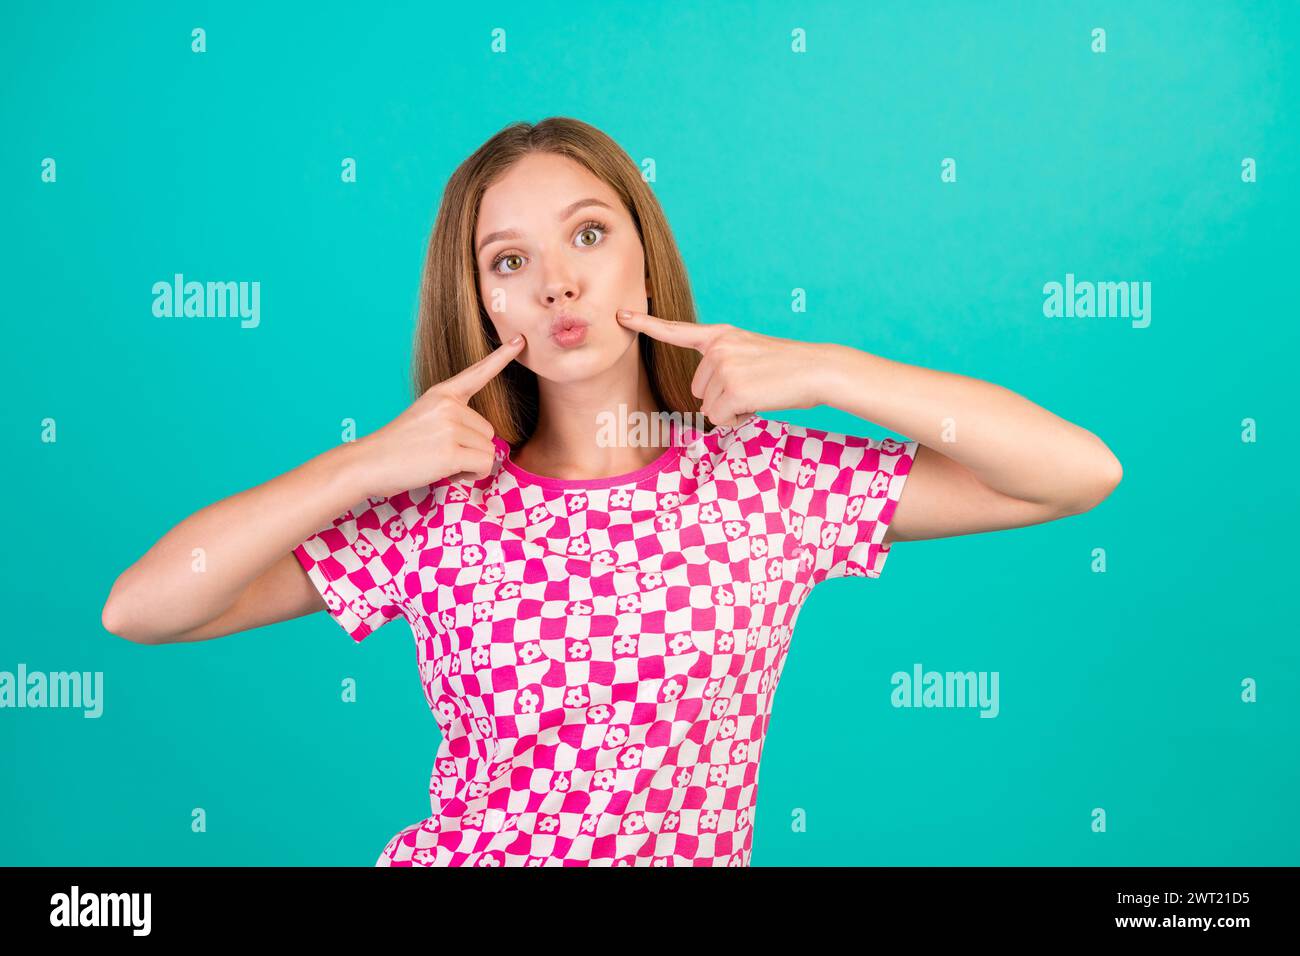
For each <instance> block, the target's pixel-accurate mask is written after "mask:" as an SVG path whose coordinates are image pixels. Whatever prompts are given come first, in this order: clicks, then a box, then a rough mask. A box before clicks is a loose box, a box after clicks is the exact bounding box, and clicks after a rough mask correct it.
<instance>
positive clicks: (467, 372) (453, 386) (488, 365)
mask: <svg viewBox="0 0 1300 956" xmlns="http://www.w3.org/2000/svg"><path fill="white" fill-rule="evenodd" d="M524 344H525V342H524V336H523V333H520V334H519V335H516V336H515V337H514V338H513V339H511V340H510V341H509V342H503V343H502V344H501V345H500V346H498V347H497V348H495V349H493V350H492V351H491V352H489V353H488V354H487V355H485V356H484V357H483V358H481V359H479V360H478V361H477V362H475V363H474V364H473V365H470V366H468V367H466V368H463V369H461V370H460V371H459V372H457V373H456V374H455V375H453V376H452V377H451V378H449V379H447V380H446V381H445V382H443V383H442V384H443V387H444V388H447V389H448V390H450V391H451V393H452V394H453V395H455V396H456V397H457V398H459V399H460V400H461V401H462V402H468V401H469V399H470V396H472V395H473V394H474V393H475V392H477V391H478V390H479V389H481V388H482V387H483V386H484V385H486V384H487V383H488V382H490V381H492V379H493V378H495V377H496V376H497V374H498V373H500V371H501V370H502V369H503V368H505V367H506V366H507V365H509V364H510V363H511V362H513V361H514V359H515V356H516V355H518V354H519V353H520V352H522V351H523V349H524Z"/></svg>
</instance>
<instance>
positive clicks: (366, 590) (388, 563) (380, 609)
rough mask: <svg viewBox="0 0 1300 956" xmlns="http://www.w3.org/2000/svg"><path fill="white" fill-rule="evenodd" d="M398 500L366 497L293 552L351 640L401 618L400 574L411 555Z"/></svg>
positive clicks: (401, 583)
mask: <svg viewBox="0 0 1300 956" xmlns="http://www.w3.org/2000/svg"><path fill="white" fill-rule="evenodd" d="M404 495H405V493H403V495H402V496H398V497H396V498H367V499H366V500H365V501H363V502H361V503H360V504H357V505H354V506H353V507H352V508H350V509H348V510H347V511H345V512H344V513H343V514H342V515H340V516H339V517H337V518H335V519H334V521H333V522H332V524H331V525H330V527H328V528H324V529H322V530H320V531H317V532H316V533H315V534H313V535H311V536H310V537H308V538H307V539H306V540H305V541H303V542H302V543H301V544H299V545H298V546H297V547H296V548H294V549H293V553H294V555H295V556H296V557H297V559H298V562H299V563H300V564H301V565H302V567H303V570H305V571H306V572H307V576H308V577H309V578H310V579H311V582H312V584H314V585H315V586H316V590H317V591H319V592H320V595H321V597H322V598H324V600H325V607H326V609H327V610H328V611H329V614H330V616H331V617H332V618H334V620H335V621H337V622H338V624H339V626H340V627H342V628H343V630H344V631H346V632H347V633H348V635H349V636H351V638H352V639H353V640H354V641H358V642H360V641H362V640H364V639H365V638H366V637H368V636H369V635H370V634H371V633H372V632H373V631H377V630H378V629H379V628H380V627H382V626H383V625H385V624H387V623H388V622H389V621H391V620H392V619H393V618H395V617H398V616H399V615H402V613H403V612H402V606H403V601H404V600H405V595H404V593H403V591H402V587H403V581H402V577H403V575H402V572H403V569H404V568H405V567H406V564H407V559H408V558H409V557H410V555H411V554H412V551H413V549H414V547H415V542H414V541H413V540H412V536H411V533H410V530H409V529H408V527H407V523H406V520H405V519H404V518H403V516H402V513H401V511H399V509H398V507H397V504H400V500H399V499H401V498H403V497H404Z"/></svg>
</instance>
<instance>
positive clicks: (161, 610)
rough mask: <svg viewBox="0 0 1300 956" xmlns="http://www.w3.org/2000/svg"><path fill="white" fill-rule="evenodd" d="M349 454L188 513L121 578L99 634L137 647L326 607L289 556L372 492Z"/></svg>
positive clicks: (343, 448)
mask: <svg viewBox="0 0 1300 956" xmlns="http://www.w3.org/2000/svg"><path fill="white" fill-rule="evenodd" d="M363 441H364V439H363ZM356 452H357V449H356V445H355V444H347V445H339V446H338V447H335V448H331V449H330V450H329V451H327V452H325V453H323V454H321V455H318V456H317V457H315V458H312V459H311V460H309V461H307V462H306V463H304V464H302V465H299V466H298V467H297V468H294V469H293V470H292V471H288V472H285V473H284V474H282V475H279V476H277V477H275V478H272V479H271V480H270V481H267V482H264V483H263V484H260V485H257V486H255V487H253V488H250V489H248V490H246V491H241V492H239V493H238V494H235V495H232V496H230V497H229V498H224V499H222V500H221V501H218V502H216V503H215V504H211V505H209V506H207V507H206V508H204V509H202V510H201V511H197V512H195V513H194V514H192V515H190V516H189V517H188V518H186V519H185V520H184V521H182V522H181V523H180V524H178V525H176V527H174V528H172V529H171V530H170V531H168V532H167V534H165V535H164V536H163V537H162V538H160V539H159V540H158V542H157V543H156V544H154V546H153V547H152V548H150V549H149V550H148V551H147V552H146V553H145V555H144V556H143V557H142V558H140V560H138V561H136V562H135V564H133V565H131V566H130V567H129V568H127V569H126V570H125V571H124V572H122V574H121V575H119V577H118V579H117V580H116V581H115V582H114V584H113V588H112V590H111V591H110V592H109V596H108V601H107V603H106V604H105V605H104V611H103V623H104V627H105V629H106V630H108V631H109V632H111V633H113V634H116V635H118V636H119V637H123V638H125V639H127V640H129V641H135V642H137V643H142V644H164V643H172V642H176V641H198V640H207V639H208V638H213V637H221V636H223V635H226V634H231V633H234V632H235V631H242V630H248V629H250V628H254V627H262V626H264V625H267V624H273V623H275V622H277V621H283V620H288V619H289V618H294V617H300V616H302V615H303V614H307V613H309V612H311V611H315V610H320V609H323V608H324V606H325V602H324V601H323V600H322V599H321V597H320V595H319V593H317V591H316V588H315V587H314V586H313V585H312V583H311V581H310V580H309V579H308V578H307V573H306V572H305V571H304V570H303V569H302V567H301V565H299V564H298V559H297V558H295V557H294V556H293V554H292V553H291V552H292V551H293V549H294V548H295V547H296V546H297V545H298V544H300V543H301V542H302V541H303V540H304V539H305V538H306V537H307V536H308V535H310V534H311V533H312V532H314V531H319V530H320V529H321V528H324V527H326V526H327V525H329V523H330V521H332V520H333V519H334V518H336V517H337V516H338V515H340V514H342V513H343V512H344V511H345V510H347V509H348V508H349V507H351V506H352V505H355V504H357V503H358V502H359V501H361V500H362V499H363V498H365V497H366V495H367V494H368V493H369V492H368V491H367V490H366V488H365V487H364V485H363V478H362V475H361V471H360V469H359V468H358V467H357V463H358V457H357V454H356ZM197 548H201V549H202V564H200V565H196V557H195V554H194V551H195V549H197ZM196 566H198V567H203V568H204V570H202V571H198V570H195V568H196Z"/></svg>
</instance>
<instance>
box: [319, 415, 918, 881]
mask: <svg viewBox="0 0 1300 956" xmlns="http://www.w3.org/2000/svg"><path fill="white" fill-rule="evenodd" d="M494 441H495V443H496V447H497V458H496V462H495V463H494V465H493V468H492V473H491V474H490V475H489V476H488V477H486V478H484V479H482V480H479V481H475V482H459V483H456V484H452V483H451V482H450V481H449V480H447V479H444V480H442V481H438V482H434V483H433V484H431V485H426V486H424V487H422V488H418V489H412V490H410V491H406V492H402V493H401V494H397V495H394V496H392V497H389V498H368V499H366V501H364V502H362V503H361V504H359V505H357V506H355V507H353V508H352V509H351V510H350V511H348V512H347V513H345V514H344V515H342V516H341V517H339V518H337V519H336V520H335V521H334V522H333V524H332V526H331V527H329V528H326V529H324V530H322V531H320V532H318V533H317V534H314V535H312V536H311V537H310V538H308V539H307V540H306V541H304V542H303V543H302V544H301V545H299V546H298V547H297V548H296V549H295V550H294V554H296V555H297V557H298V560H299V561H300V562H301V563H302V565H303V567H304V568H305V569H306V570H307V573H308V575H309V576H310V577H311V580H312V582H313V583H314V584H315V585H316V587H317V588H318V589H319V590H320V592H321V594H322V595H323V597H324V599H325V603H326V606H327V607H328V609H329V613H330V615H331V616H332V617H333V618H334V619H335V620H336V621H337V622H338V623H339V624H340V625H341V626H342V627H343V629H344V630H345V631H346V632H347V633H348V634H350V635H351V636H352V639H353V640H354V641H361V640H363V639H364V638H365V637H366V636H368V635H369V634H370V633H371V632H372V631H374V630H376V629H377V628H379V627H380V626H382V625H383V624H385V623H387V622H388V621H390V620H392V619H393V618H395V617H398V616H399V615H400V616H402V617H405V618H406V620H407V621H408V622H409V623H410V626H411V632H412V634H413V636H414V638H415V643H416V649H417V657H418V661H419V667H420V677H421V681H422V683H423V684H424V691H425V696H426V697H427V699H428V702H429V706H430V707H431V708H432V709H433V716H434V719H435V720H436V721H437V723H438V726H439V728H440V729H441V731H442V743H441V745H440V746H439V748H438V754H437V757H436V758H435V762H434V767H433V774H432V777H431V778H430V781H429V794H430V797H431V798H432V809H433V813H432V814H431V815H430V816H429V817H427V818H426V819H424V820H422V821H420V822H419V823H415V824H412V825H411V826H408V827H406V828H405V829H403V830H402V831H401V832H400V833H398V834H397V835H396V836H394V837H393V838H392V840H390V841H389V843H388V845H387V846H386V847H384V850H383V852H382V854H381V855H380V857H379V860H378V861H377V863H376V865H378V866H588V865H606V866H609V865H619V866H627V865H643V866H747V865H749V861H750V852H751V846H752V843H753V827H754V807H755V800H756V798H757V792H758V768H759V758H760V756H761V755H762V750H763V740H764V737H765V735H766V732H767V726H768V722H769V720H770V719H771V713H772V699H773V695H774V694H775V693H776V685H777V681H778V680H779V678H780V676H781V670H782V668H783V666H784V663H785V658H786V652H787V650H788V648H789V646H790V637H791V633H792V631H793V628H794V624H795V619H796V618H797V617H798V614H799V609H800V607H801V606H802V605H803V602H804V599H805V598H806V597H807V596H808V592H809V590H810V589H811V588H812V586H813V585H814V584H816V583H817V582H819V581H822V580H824V579H826V578H828V577H843V576H848V575H860V576H865V577H869V578H875V577H879V576H880V572H881V569H882V568H883V567H884V564H885V558H886V557H887V556H888V554H889V548H888V547H885V546H884V545H883V544H882V543H881V542H882V540H883V538H884V536H885V529H886V527H887V526H888V524H889V522H890V520H891V519H892V516H893V513H894V508H895V505H896V504H897V502H898V500H899V498H900V496H901V494H902V491H903V485H904V483H905V481H906V478H907V475H908V473H909V470H910V468H911V464H912V461H913V460H914V457H915V455H916V449H917V443H916V442H898V441H894V440H891V439H883V440H877V439H870V438H857V437H853V436H848V435H842V434H837V433H833V432H826V431H821V430H819V429H815V428H806V427H801V426H798V425H792V424H789V423H786V422H781V421H775V420H772V419H766V418H762V417H758V416H755V417H751V418H750V419H749V420H747V421H745V422H743V423H742V424H741V425H739V426H737V427H735V428H724V427H718V428H714V429H712V430H711V431H709V432H699V431H695V430H691V429H685V430H678V429H677V428H675V427H674V428H673V429H672V430H671V437H670V440H669V442H668V444H667V448H666V450H665V452H664V453H663V454H662V455H661V456H659V458H658V459H657V460H656V461H654V462H653V463H651V464H650V465H648V466H646V467H645V468H642V469H640V470H638V471H635V472H631V473H629V474H626V475H618V476H615V477H611V478H598V479H590V480H559V479H552V478H545V477H541V476H538V475H534V474H531V473H529V472H527V471H524V470H523V469H521V468H520V467H519V466H517V465H516V464H515V463H514V462H512V461H511V460H510V457H509V453H510V448H509V445H507V444H506V442H505V441H503V440H502V439H501V438H499V437H497V438H494Z"/></svg>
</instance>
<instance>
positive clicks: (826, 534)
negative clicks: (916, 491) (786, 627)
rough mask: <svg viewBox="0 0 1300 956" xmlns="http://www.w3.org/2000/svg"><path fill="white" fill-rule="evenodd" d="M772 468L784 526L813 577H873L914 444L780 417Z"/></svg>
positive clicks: (913, 456)
mask: <svg viewBox="0 0 1300 956" xmlns="http://www.w3.org/2000/svg"><path fill="white" fill-rule="evenodd" d="M781 428H782V434H781V435H780V436H779V438H778V443H777V448H776V451H775V454H774V456H773V458H774V466H775V467H776V469H777V471H778V481H777V492H778V500H779V501H780V503H781V507H782V510H783V512H784V513H785V519H786V524H787V528H788V529H789V531H790V533H791V534H792V535H794V536H795V540H796V541H797V542H799V543H800V545H802V546H804V547H805V548H806V550H808V551H809V552H810V553H811V554H812V558H813V574H812V583H813V584H814V585H815V584H817V583H818V582H820V581H822V580H825V579H826V578H838V577H849V576H859V577H868V578H878V577H880V573H881V571H882V570H884V567H885V559H886V558H888V556H889V551H890V548H889V546H888V545H885V544H884V543H883V542H884V538H885V532H886V531H888V530H889V524H890V522H891V521H893V518H894V510H895V509H896V508H897V506H898V502H899V500H900V499H901V498H902V495H903V488H904V487H905V486H906V484H907V477H908V475H909V474H910V473H911V470H912V463H913V462H914V461H915V460H916V452H917V449H918V448H919V447H920V443H919V442H915V441H898V440H895V439H892V438H880V439H877V438H867V437H858V436H854V435H845V434H841V433H839V432H829V431H823V430H821V429H817V428H806V427H802V426H798V425H792V424H789V423H782V425H781Z"/></svg>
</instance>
